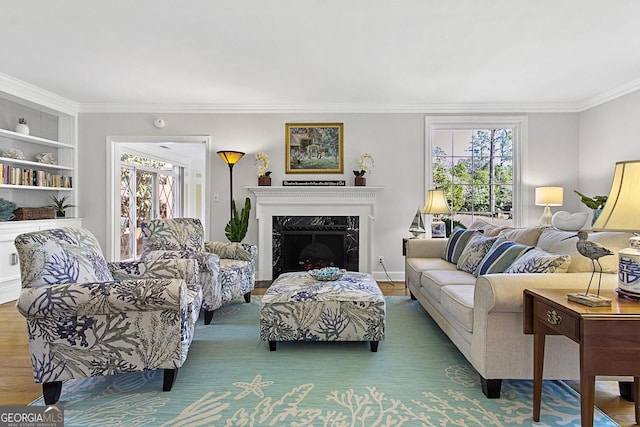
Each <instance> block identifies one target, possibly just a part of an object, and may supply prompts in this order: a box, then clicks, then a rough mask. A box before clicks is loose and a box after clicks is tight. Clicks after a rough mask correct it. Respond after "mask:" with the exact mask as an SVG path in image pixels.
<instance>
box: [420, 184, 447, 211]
mask: <svg viewBox="0 0 640 427" xmlns="http://www.w3.org/2000/svg"><path fill="white" fill-rule="evenodd" d="M422 213H423V214H429V215H440V214H445V215H449V214H451V210H450V209H449V204H448V203H447V198H446V197H445V195H444V190H429V191H428V192H427V201H426V203H425V204H424V209H422Z"/></svg>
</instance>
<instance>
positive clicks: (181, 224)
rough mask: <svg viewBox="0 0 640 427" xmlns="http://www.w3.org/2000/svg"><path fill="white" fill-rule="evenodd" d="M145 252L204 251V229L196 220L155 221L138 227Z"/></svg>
mask: <svg viewBox="0 0 640 427" xmlns="http://www.w3.org/2000/svg"><path fill="white" fill-rule="evenodd" d="M140 227H141V229H142V236H143V241H144V250H145V252H146V251H158V250H160V251H162V250H166V251H191V252H203V251H204V229H203V228H202V222H201V221H200V220H199V219H197V218H174V219H157V220H152V221H149V222H144V223H142V224H141V225H140Z"/></svg>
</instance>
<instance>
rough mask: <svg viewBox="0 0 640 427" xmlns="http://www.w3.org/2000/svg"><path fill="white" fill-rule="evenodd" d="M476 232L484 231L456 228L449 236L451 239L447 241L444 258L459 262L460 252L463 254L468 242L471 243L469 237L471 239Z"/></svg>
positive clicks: (455, 262)
mask: <svg viewBox="0 0 640 427" xmlns="http://www.w3.org/2000/svg"><path fill="white" fill-rule="evenodd" d="M476 233H478V234H479V233H482V231H480V230H465V229H464V228H460V227H456V228H454V229H453V232H452V233H451V236H449V241H448V242H447V247H446V248H445V250H444V254H442V259H443V260H445V261H449V262H452V263H454V264H457V263H458V259H459V258H460V254H462V251H463V250H464V248H465V247H466V246H467V243H469V239H471V237H473V235H474V234H476Z"/></svg>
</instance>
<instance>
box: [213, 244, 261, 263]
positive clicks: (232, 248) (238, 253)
mask: <svg viewBox="0 0 640 427" xmlns="http://www.w3.org/2000/svg"><path fill="white" fill-rule="evenodd" d="M204 248H205V250H206V251H207V252H211V253H214V254H217V255H218V256H219V257H220V258H229V259H237V260H241V261H251V253H250V252H249V251H248V250H247V249H245V247H244V246H243V245H242V244H241V243H236V242H205V244H204Z"/></svg>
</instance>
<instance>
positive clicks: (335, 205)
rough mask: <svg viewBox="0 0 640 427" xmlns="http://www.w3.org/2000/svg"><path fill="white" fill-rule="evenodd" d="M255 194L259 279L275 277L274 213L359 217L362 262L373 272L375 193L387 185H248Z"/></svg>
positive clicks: (366, 269)
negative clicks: (273, 273)
mask: <svg viewBox="0 0 640 427" xmlns="http://www.w3.org/2000/svg"><path fill="white" fill-rule="evenodd" d="M245 188H247V189H248V190H249V191H251V192H252V193H254V194H255V195H256V202H255V206H256V209H255V212H256V219H257V220H258V272H257V280H272V279H273V277H272V269H273V245H272V236H273V217H274V216H357V217H359V224H360V225H359V226H360V230H359V245H360V250H359V265H358V269H359V271H362V272H367V273H371V270H372V268H371V266H372V265H373V264H372V254H373V253H374V252H373V222H374V220H375V213H376V194H377V193H378V192H379V191H381V190H383V189H384V188H385V187H294V186H291V187H289V186H287V187H280V186H273V187H271V186H268V187H267V186H264V187H255V186H250V187H245Z"/></svg>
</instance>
